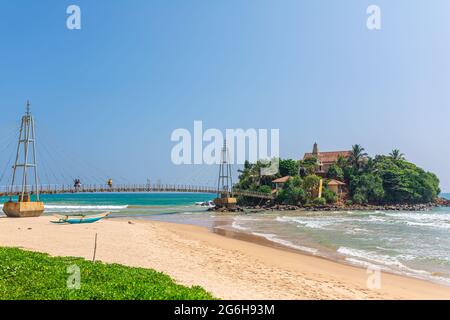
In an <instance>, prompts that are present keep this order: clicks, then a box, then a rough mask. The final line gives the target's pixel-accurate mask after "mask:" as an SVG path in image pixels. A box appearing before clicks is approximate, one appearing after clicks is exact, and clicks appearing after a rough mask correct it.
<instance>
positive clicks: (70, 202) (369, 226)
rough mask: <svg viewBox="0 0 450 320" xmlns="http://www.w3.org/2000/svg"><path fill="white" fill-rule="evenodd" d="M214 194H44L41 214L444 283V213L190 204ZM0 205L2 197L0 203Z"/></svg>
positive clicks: (448, 238)
mask: <svg viewBox="0 0 450 320" xmlns="http://www.w3.org/2000/svg"><path fill="white" fill-rule="evenodd" d="M443 196H444V197H447V198H449V199H450V195H449V194H446V195H443ZM213 197H214V195H211V194H195V193H142V194H135V193H117V194H107V193H105V194H101V193H100V194H66V195H44V196H42V200H43V201H44V202H45V204H46V214H50V215H51V214H53V213H69V214H72V213H81V212H83V213H98V212H103V211H111V212H112V215H111V218H112V219H115V218H124V217H126V218H127V219H149V220H160V221H167V222H175V223H187V224H195V225H201V226H205V227H208V228H210V229H213V228H214V227H219V228H229V229H231V230H234V231H236V232H243V233H248V234H252V235H255V236H258V237H263V238H265V239H267V240H269V241H271V242H273V243H277V244H279V245H282V246H285V247H287V248H291V249H296V250H299V251H302V252H305V253H308V254H312V255H316V256H322V257H327V258H330V259H333V260H338V261H341V262H345V263H349V264H353V265H358V266H361V267H371V268H380V269H381V270H385V271H389V272H394V273H400V274H405V275H409V276H414V277H417V278H421V279H427V280H431V281H434V282H439V283H442V284H445V285H450V208H435V209H433V210H430V211H334V212H333V211H332V212H300V211H299V212H296V211H294V212H290V211H283V212H277V211H273V212H265V213H248V214H239V215H227V216H226V219H227V220H228V223H227V224H226V225H223V224H218V223H217V221H218V219H224V217H223V216H222V215H218V214H215V213H214V212H207V211H206V208H203V207H200V206H197V205H195V203H196V202H202V201H208V200H211V199H212V198H213ZM0 200H2V202H3V201H4V200H5V199H0Z"/></svg>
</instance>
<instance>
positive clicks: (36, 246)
mask: <svg viewBox="0 0 450 320" xmlns="http://www.w3.org/2000/svg"><path fill="white" fill-rule="evenodd" d="M51 219H52V217H48V216H44V217H40V218H33V219H5V218H0V246H7V247H22V248H24V249H28V250H32V251H39V252H46V253H49V254H51V255H54V256H76V257H84V258H86V259H91V258H92V251H93V241H94V240H93V239H94V236H95V233H98V237H99V243H98V249H97V259H98V260H100V261H103V262H107V263H120V264H124V265H129V266H134V267H144V268H153V269H155V270H157V271H160V272H163V273H166V274H168V275H169V276H171V277H172V278H173V279H174V280H175V281H177V282H178V283H180V284H183V285H188V286H192V285H200V286H202V287H203V288H205V289H206V290H207V291H209V292H211V293H213V295H215V296H216V297H218V298H222V299H450V288H449V287H445V286H442V285H438V284H434V283H432V282H429V281H424V280H419V279H415V278H410V277H405V276H400V275H395V274H389V273H385V272H381V288H380V289H378V290H375V289H369V288H368V287H367V280H368V274H367V272H366V270H364V269H362V268H358V267H354V266H351V265H347V264H343V263H339V262H334V261H330V260H328V259H326V258H322V257H317V256H312V255H307V254H303V253H300V252H298V250H296V252H291V251H290V250H284V249H280V248H273V247H268V246H265V245H262V244H258V243H254V242H248V241H242V240H238V239H233V238H228V237H225V236H222V235H219V234H215V233H211V232H210V231H209V230H208V228H205V227H199V226H193V225H187V224H184V225H183V224H175V223H167V222H159V221H142V220H139V221H137V220H127V219H110V220H104V221H101V222H99V223H95V224H90V225H53V224H51V223H50V220H51ZM43 234H45V237H43V236H42V235H43Z"/></svg>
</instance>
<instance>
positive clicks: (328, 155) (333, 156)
mask: <svg viewBox="0 0 450 320" xmlns="http://www.w3.org/2000/svg"><path fill="white" fill-rule="evenodd" d="M351 154H352V152H351V151H331V152H319V155H318V160H319V161H320V162H322V163H333V162H336V161H337V159H338V158H339V156H342V157H344V158H348V157H350V155H351ZM312 157H313V154H312V153H310V152H308V153H305V155H304V157H303V159H308V158H312Z"/></svg>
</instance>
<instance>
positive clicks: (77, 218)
mask: <svg viewBox="0 0 450 320" xmlns="http://www.w3.org/2000/svg"><path fill="white" fill-rule="evenodd" d="M110 213H111V212H105V213H101V214H95V215H83V214H79V215H60V214H54V215H53V216H54V217H56V218H58V220H57V221H52V222H53V223H70V224H79V223H93V222H97V221H99V220H101V219H103V218H105V217H107V216H108V215H109V214H110Z"/></svg>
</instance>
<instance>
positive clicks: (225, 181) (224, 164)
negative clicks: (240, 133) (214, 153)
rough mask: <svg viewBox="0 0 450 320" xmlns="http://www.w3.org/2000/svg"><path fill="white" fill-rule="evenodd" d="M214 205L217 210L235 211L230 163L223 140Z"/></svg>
mask: <svg viewBox="0 0 450 320" xmlns="http://www.w3.org/2000/svg"><path fill="white" fill-rule="evenodd" d="M214 203H215V204H216V206H217V207H219V208H226V209H230V210H234V209H236V203H237V200H236V198H234V197H233V178H232V176H231V163H230V157H229V154H228V148H227V141H226V140H224V142H223V148H222V152H221V160H220V167H219V179H218V182H217V198H216V199H215V200H214Z"/></svg>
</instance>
